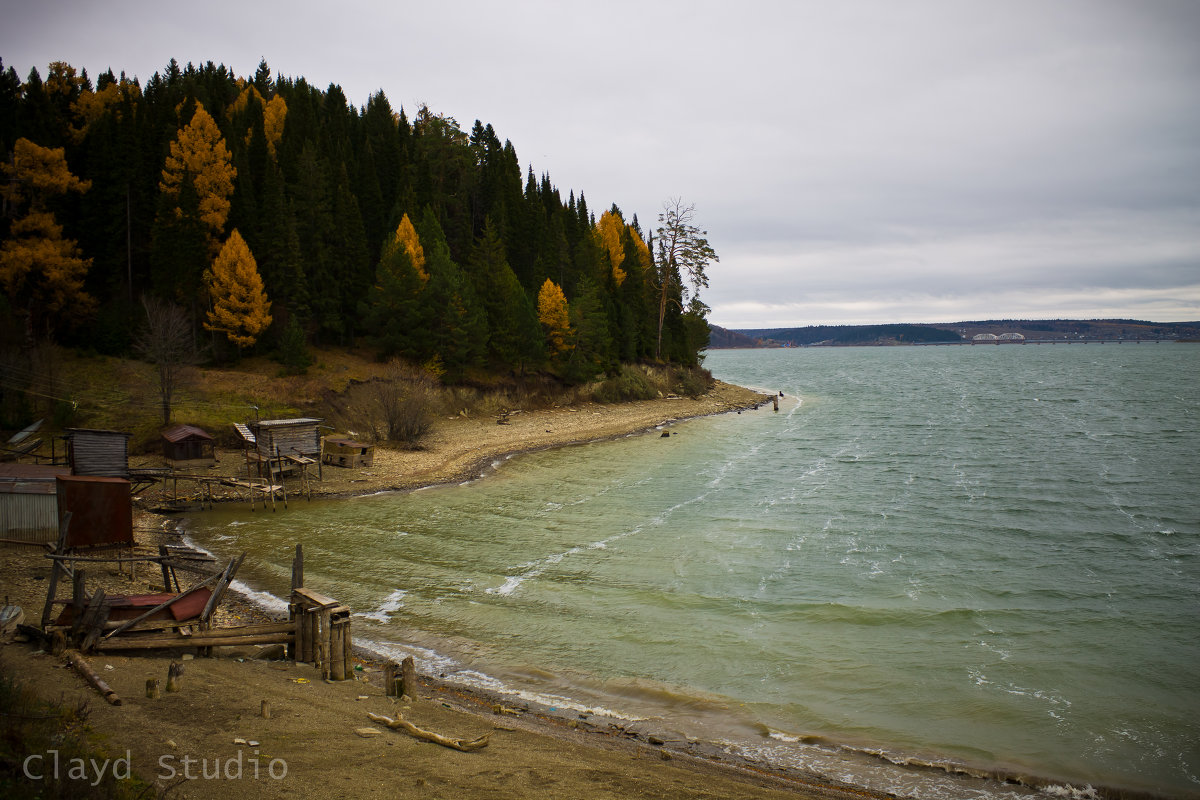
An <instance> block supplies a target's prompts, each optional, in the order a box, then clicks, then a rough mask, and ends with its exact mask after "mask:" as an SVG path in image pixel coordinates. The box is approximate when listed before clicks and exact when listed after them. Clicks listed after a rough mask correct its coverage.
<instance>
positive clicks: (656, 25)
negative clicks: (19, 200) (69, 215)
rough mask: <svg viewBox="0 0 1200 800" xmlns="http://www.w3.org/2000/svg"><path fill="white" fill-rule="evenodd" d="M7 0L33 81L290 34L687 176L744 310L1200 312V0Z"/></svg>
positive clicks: (647, 189)
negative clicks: (53, 70)
mask: <svg viewBox="0 0 1200 800" xmlns="http://www.w3.org/2000/svg"><path fill="white" fill-rule="evenodd" d="M3 4H4V18H5V21H6V22H5V26H4V28H3V31H2V32H0V58H3V63H4V67H5V68H8V67H10V66H11V67H13V68H14V69H15V70H16V72H17V74H18V76H19V77H20V78H21V79H22V80H24V79H25V78H26V77H27V75H28V74H29V71H30V69H31V68H37V69H38V71H39V73H41V74H42V75H43V76H44V75H45V74H46V68H47V65H48V64H49V63H50V62H52V61H59V60H61V61H66V62H68V63H70V64H72V65H73V66H75V67H76V68H77V69H85V68H86V69H87V71H88V73H89V75H90V76H91V77H92V78H93V79H95V77H96V76H97V75H99V74H100V73H101V72H103V71H104V70H106V69H109V68H111V69H112V70H113V71H114V72H117V73H120V72H121V71H124V72H126V73H127V74H128V75H129V76H131V77H132V76H136V77H137V78H139V79H140V80H141V82H142V83H143V84H144V83H145V82H146V81H147V80H148V79H149V78H150V77H151V76H152V75H153V74H154V73H155V72H158V71H162V70H163V69H164V68H165V67H166V65H167V63H168V62H169V61H170V59H171V58H175V59H176V60H177V61H178V62H179V63H180V64H187V63H189V62H191V63H196V64H202V63H204V62H206V61H213V62H215V63H223V64H225V65H226V66H228V67H230V68H231V69H233V70H234V71H235V73H236V74H239V75H252V74H253V72H254V71H255V69H256V68H257V66H258V64H259V61H260V60H262V59H265V60H266V62H267V63H268V65H269V66H270V67H271V69H272V71H273V73H274V74H275V75H276V76H286V77H292V78H295V77H304V78H306V79H307V80H308V81H309V82H310V83H312V84H313V85H315V86H318V87H321V88H324V87H325V86H327V85H329V84H330V83H336V84H338V85H339V86H341V87H342V89H343V91H344V92H345V94H346V96H347V98H348V99H349V101H350V103H351V104H353V105H354V106H356V107H362V106H364V105H365V104H366V102H367V99H368V98H369V97H370V95H371V94H373V93H375V92H377V91H379V90H382V91H384V93H385V94H386V95H387V97H388V98H389V100H390V101H391V103H392V105H393V106H394V107H397V108H399V107H403V108H404V109H405V110H406V111H407V112H408V114H409V116H410V118H411V117H412V116H413V115H414V114H415V111H416V109H417V108H418V107H419V106H420V105H421V104H428V105H429V107H430V108H431V109H432V110H434V111H435V112H439V113H443V114H446V115H448V116H451V117H454V118H455V119H456V120H458V122H459V124H460V125H462V126H463V127H464V128H466V129H469V128H470V126H471V124H472V123H473V122H474V120H476V119H479V120H481V121H483V122H484V123H485V124H487V123H490V124H492V125H493V126H494V128H495V130H496V132H497V135H498V136H499V137H500V138H501V139H509V140H511V141H512V143H513V145H514V147H515V148H516V151H517V155H518V157H519V159H520V161H521V164H522V170H524V169H526V168H528V167H532V169H533V170H534V172H535V174H538V175H541V174H542V173H547V172H548V173H549V175H550V178H551V180H552V181H553V183H554V184H555V185H556V186H557V187H558V188H559V189H560V190H561V191H562V192H563V195H564V197H565V196H566V194H567V192H569V191H574V192H575V194H576V196H578V195H579V194H580V193H583V194H584V195H585V196H586V198H587V201H588V207H589V208H590V209H592V210H593V211H595V212H596V213H597V214H599V212H600V211H602V210H604V209H606V208H608V207H610V206H611V205H613V204H616V205H617V206H619V207H620V208H621V210H622V211H623V212H624V213H625V215H626V217H627V218H631V217H632V216H633V215H634V214H636V215H637V216H638V219H639V222H640V224H641V226H642V228H643V229H652V228H653V227H655V225H656V220H657V216H658V213H659V211H660V210H661V208H662V205H663V202H664V201H666V200H667V199H669V198H672V197H680V198H682V199H683V201H684V202H685V203H689V204H694V205H695V207H696V219H697V222H698V224H699V225H700V226H701V227H702V228H704V229H705V230H706V231H707V232H708V239H709V242H710V244H712V246H713V247H714V248H715V249H716V251H717V253H718V254H719V255H720V259H721V260H720V262H719V263H716V264H713V265H712V266H711V267H710V270H709V278H710V287H709V288H708V289H707V290H705V291H704V292H703V293H702V295H701V297H702V299H703V300H704V301H705V302H706V303H707V304H708V305H709V306H710V307H711V309H712V312H711V314H710V319H711V321H712V322H713V323H714V324H716V325H720V326H722V327H726V328H773V327H792V326H804V325H816V324H876V323H888V322H928V323H939V322H940V323H944V322H956V321H962V320H973V319H1047V318H1058V317H1062V318H1072V319H1093V318H1132V319H1146V320H1152V321H1156V322H1180V321H1195V320H1200V103H1197V102H1196V98H1197V97H1200V47H1197V46H1196V44H1195V42H1196V41H1197V35H1198V34H1200V3H1194V2H1190V0H1130V1H1129V2H1114V1H1113V0H1058V1H1057V2H1053V3H1044V2H1034V0H1011V1H1010V2H1006V3H1002V4H1000V3H991V2H982V1H981V0H962V1H957V0H917V1H916V2H906V3H894V2H884V1H883V0H849V1H848V2H839V3H836V4H833V3H817V2H809V1H807V0H796V1H795V2H776V1H775V0H770V1H766V0H758V1H755V0H750V1H749V2H746V3H742V4H738V5H737V6H736V7H734V6H733V4H728V3H714V2H688V3H683V2H676V1H675V0H669V1H665V2H653V1H651V2H639V3H633V2H626V1H625V0H618V1H617V2H613V3H609V4H606V5H604V6H603V7H584V6H580V5H577V4H569V5H568V4H559V3H554V2H549V1H548V0H546V1H545V2H517V3H513V4H507V5H504V6H503V7H501V6H500V5H498V4H489V3H482V2H476V1H475V0H471V1H470V2H460V3H456V4H453V5H452V6H451V5H436V6H435V5H434V4H420V5H418V4H411V5H410V4H406V3H376V2H360V1H359V0H348V2H344V3H342V4H339V5H338V6H337V9H336V11H337V14H336V16H334V15H331V14H330V10H329V7H328V6H324V5H318V4H316V3H313V2H310V1H309V0H303V1H302V2H296V3H292V4H289V5H287V6H284V7H260V6H256V5H253V4H245V3H241V4H233V3H230V2H228V0H215V2H212V3H209V4H206V5H205V6H204V8H203V16H200V15H199V14H198V9H196V8H192V7H177V6H175V5H170V4H167V5H163V4H155V3H149V2H145V1H144V0H134V1H133V2H128V3H125V4H123V5H122V6H121V7H120V13H113V9H110V8H107V7H104V6H102V5H97V4H94V3H84V2H78V1H77V2H56V0H43V2H39V3H37V4H26V3H17V2H12V0H3Z"/></svg>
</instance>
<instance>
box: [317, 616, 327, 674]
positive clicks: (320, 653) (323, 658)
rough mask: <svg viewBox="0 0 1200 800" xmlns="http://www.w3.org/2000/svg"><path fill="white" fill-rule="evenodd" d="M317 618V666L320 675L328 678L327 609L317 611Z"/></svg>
mask: <svg viewBox="0 0 1200 800" xmlns="http://www.w3.org/2000/svg"><path fill="white" fill-rule="evenodd" d="M317 620H318V622H317V631H318V633H317V667H318V668H319V669H320V670H321V677H322V678H323V679H325V680H329V666H330V664H329V646H330V641H329V639H330V631H329V609H328V608H322V609H321V610H320V611H318V612H317Z"/></svg>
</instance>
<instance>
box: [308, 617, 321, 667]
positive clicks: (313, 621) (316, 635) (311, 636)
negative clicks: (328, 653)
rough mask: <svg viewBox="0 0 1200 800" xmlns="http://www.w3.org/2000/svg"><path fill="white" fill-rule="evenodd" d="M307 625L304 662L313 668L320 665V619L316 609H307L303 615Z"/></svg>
mask: <svg viewBox="0 0 1200 800" xmlns="http://www.w3.org/2000/svg"><path fill="white" fill-rule="evenodd" d="M304 616H305V618H306V620H307V624H308V658H306V659H304V660H305V661H306V662H308V663H310V664H312V665H313V666H314V667H319V666H320V665H321V650H320V642H321V619H320V617H319V615H318V614H317V610H316V609H309V610H308V611H307V612H305V614H304Z"/></svg>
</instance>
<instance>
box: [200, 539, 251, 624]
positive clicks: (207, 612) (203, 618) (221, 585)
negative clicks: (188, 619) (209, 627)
mask: <svg viewBox="0 0 1200 800" xmlns="http://www.w3.org/2000/svg"><path fill="white" fill-rule="evenodd" d="M245 560H246V554H245V553H242V554H241V555H240V556H238V557H237V558H233V559H230V561H229V566H227V567H226V568H225V572H224V573H222V575H221V580H219V581H217V585H216V587H215V588H214V589H213V593H212V596H211V597H209V598H208V603H207V604H206V605H205V606H204V611H203V612H202V613H201V614H200V622H201V623H205V622H208V619H209V617H211V616H212V613H213V611H215V610H216V608H217V604H218V603H220V602H221V596H222V595H224V594H225V590H226V589H228V588H229V584H231V583H233V576H234V575H236V574H237V571H238V568H240V567H241V566H242V562H243V561H245Z"/></svg>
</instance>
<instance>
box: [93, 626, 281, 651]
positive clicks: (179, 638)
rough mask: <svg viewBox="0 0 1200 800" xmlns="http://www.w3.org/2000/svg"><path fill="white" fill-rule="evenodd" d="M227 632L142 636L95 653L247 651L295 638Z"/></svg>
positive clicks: (109, 643)
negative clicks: (190, 649)
mask: <svg viewBox="0 0 1200 800" xmlns="http://www.w3.org/2000/svg"><path fill="white" fill-rule="evenodd" d="M226 630H232V629H228V628H214V629H213V630H211V631H206V632H204V633H196V634H192V635H190V636H184V635H183V634H142V635H137V636H125V637H121V638H118V639H110V640H107V641H104V640H102V641H99V642H97V643H96V649H97V650H103V651H107V650H160V649H161V650H167V649H170V648H173V647H225V646H232V647H239V646H245V647H248V646H250V645H254V644H287V643H289V642H291V641H292V640H293V639H294V638H295V634H294V633H292V632H291V631H282V632H279V633H254V634H244V635H242V634H237V633H228V634H226V633H223V631H226Z"/></svg>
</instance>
